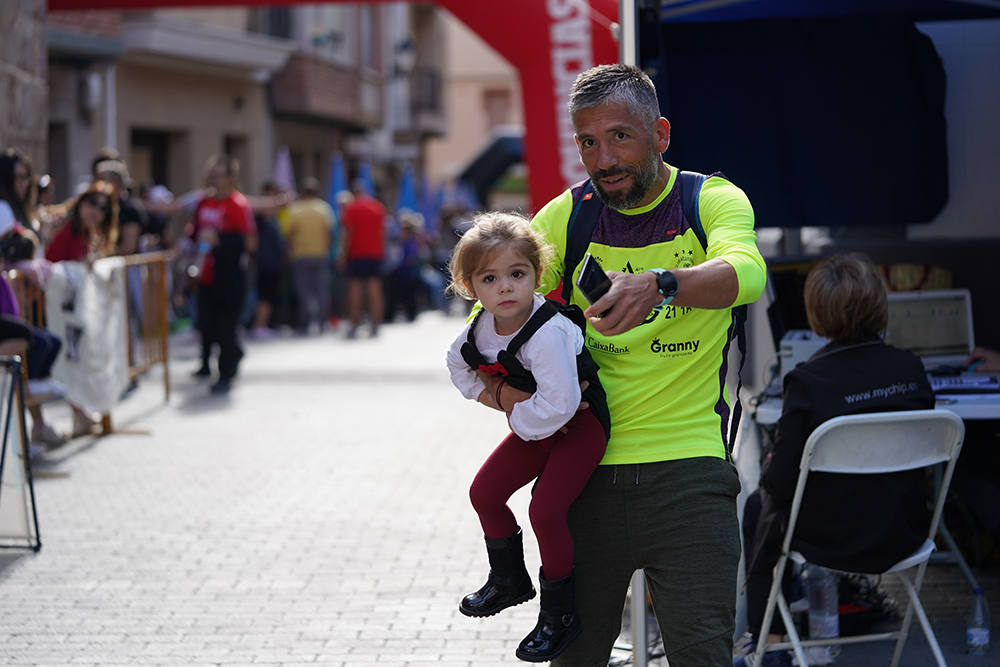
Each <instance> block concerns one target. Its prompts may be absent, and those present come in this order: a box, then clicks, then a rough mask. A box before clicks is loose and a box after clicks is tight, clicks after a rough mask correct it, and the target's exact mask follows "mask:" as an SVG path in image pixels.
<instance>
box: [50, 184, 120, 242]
mask: <svg viewBox="0 0 1000 667" xmlns="http://www.w3.org/2000/svg"><path fill="white" fill-rule="evenodd" d="M113 194H114V191H113V189H112V187H111V185H110V184H109V183H105V182H104V181H95V182H93V183H91V184H90V186H89V187H88V188H87V189H86V190H85V191H84V192H83V194H81V195H80V196H79V197H78V198H77V200H76V203H75V204H73V206H72V207H71V208H70V210H69V215H68V216H67V217H66V220H65V221H64V222H63V223H62V225H61V226H60V227H59V228H58V229H57V230H56V233H55V235H54V236H53V237H52V241H50V242H49V247H48V248H46V249H45V258H46V259H47V260H49V261H50V262H66V261H81V260H82V261H93V260H94V259H98V258H100V257H107V256H108V255H111V254H112V253H113V252H114V247H115V242H116V241H117V240H118V202H117V201H116V200H115V198H114V197H113V196H112V195H113Z"/></svg>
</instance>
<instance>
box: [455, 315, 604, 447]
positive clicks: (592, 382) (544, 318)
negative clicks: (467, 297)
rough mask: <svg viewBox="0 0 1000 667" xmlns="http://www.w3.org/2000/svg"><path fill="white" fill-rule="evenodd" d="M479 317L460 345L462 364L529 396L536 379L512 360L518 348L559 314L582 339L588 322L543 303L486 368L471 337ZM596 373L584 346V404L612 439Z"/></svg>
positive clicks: (580, 361) (579, 366)
mask: <svg viewBox="0 0 1000 667" xmlns="http://www.w3.org/2000/svg"><path fill="white" fill-rule="evenodd" d="M482 313H483V311H481V310H480V311H479V312H478V313H476V317H475V319H474V320H472V325H471V326H469V336H468V340H467V341H466V342H465V343H464V344H463V345H462V358H463V359H465V362H466V363H467V364H469V367H470V368H472V370H476V371H478V370H482V371H484V372H486V373H490V374H492V375H495V374H496V373H499V374H500V375H503V376H504V377H505V379H506V380H507V384H509V385H510V386H512V387H514V388H515V389H520V390H521V391H526V392H528V393H531V394H533V393H535V390H536V389H537V388H538V385H537V383H536V382H535V378H534V376H533V375H532V374H531V371H529V370H528V369H526V368H525V367H524V366H523V365H522V364H521V362H520V361H518V360H517V357H515V356H514V355H515V354H517V351H518V350H520V349H521V346H522V345H524V344H525V343H526V342H527V341H528V339H529V338H531V337H532V336H533V335H535V332H536V331H538V329H539V328H540V327H541V326H542V325H543V324H545V323H546V322H548V321H549V320H550V319H551V318H552V317H553V316H555V315H556V314H560V313H561V314H562V315H565V316H566V317H568V318H569V319H570V321H572V322H573V324H575V325H577V326H578V327H580V330H581V331H583V332H584V335H586V332H587V320H586V318H585V317H584V316H583V311H582V310H580V308H579V307H578V306H564V305H563V304H561V303H558V302H556V301H552V300H551V299H546V300H545V303H543V304H542V305H541V306H540V307H539V308H538V310H536V311H535V312H534V313H533V314H532V315H531V317H529V318H528V321H527V322H525V323H524V326H523V327H521V330H520V331H519V332H518V333H517V335H516V336H514V338H513V340H511V341H510V344H509V345H508V346H507V349H506V350H500V352H499V353H498V354H497V361H496V364H495V365H494V364H487V363H486V359H485V358H484V357H483V355H482V354H481V353H480V352H479V348H478V347H476V339H475V336H474V332H475V330H476V324H477V323H478V322H479V316H480V315H482ZM598 369H599V366H598V365H597V362H596V361H594V360H593V359H592V358H591V356H590V351H589V350H588V349H587V347H586V346H584V347H583V349H582V350H581V351H580V354H578V355H576V372H577V375H578V376H579V379H580V380H581V381H583V380H586V381H587V382H588V386H587V388H586V389H585V390H584V391H583V400H585V401H587V403H589V404H590V411H591V412H593V413H594V416H595V417H597V420H598V421H599V422H601V426H603V427H604V433H605V435H607V436H608V437H611V412H610V411H609V410H608V397H607V395H606V394H605V393H604V387H603V386H602V385H601V381H600V379H598V377H597V371H598Z"/></svg>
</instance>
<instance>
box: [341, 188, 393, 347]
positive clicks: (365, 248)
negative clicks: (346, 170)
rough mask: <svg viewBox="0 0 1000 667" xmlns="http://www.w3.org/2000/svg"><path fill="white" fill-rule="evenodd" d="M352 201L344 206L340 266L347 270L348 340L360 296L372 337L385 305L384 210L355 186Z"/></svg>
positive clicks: (353, 331)
mask: <svg viewBox="0 0 1000 667" xmlns="http://www.w3.org/2000/svg"><path fill="white" fill-rule="evenodd" d="M352 190H354V200H353V201H351V203H349V204H348V205H347V206H345V207H344V216H343V227H344V242H343V246H342V250H341V258H340V264H341V266H342V267H345V268H346V271H347V316H348V318H349V319H350V320H351V328H350V329H349V330H348V332H347V337H348V338H354V337H355V336H356V335H357V332H358V325H359V324H360V323H361V304H362V296H364V295H367V297H368V317H369V318H370V319H371V326H372V332H371V334H372V336H375V335H376V334H377V333H378V327H379V325H380V324H381V323H382V317H383V313H384V312H385V305H384V300H383V296H382V259H383V258H384V256H385V207H384V206H383V205H382V204H381V203H380V202H379V201H378V200H377V199H375V198H374V197H372V196H370V195H368V194H366V193H365V192H364V191H363V190H362V188H361V187H360V184H359V183H355V184H354V186H353V187H352Z"/></svg>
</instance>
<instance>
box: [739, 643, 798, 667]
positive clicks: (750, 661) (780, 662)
mask: <svg viewBox="0 0 1000 667" xmlns="http://www.w3.org/2000/svg"><path fill="white" fill-rule="evenodd" d="M749 650H750V652H749V653H747V654H746V655H741V656H739V657H738V658H733V667H792V656H790V655H789V654H788V651H771V652H769V653H765V654H764V655H763V657H761V659H760V662H758V661H757V658H756V656H754V651H756V650H757V642H754V643H752V644H751V645H750V646H749Z"/></svg>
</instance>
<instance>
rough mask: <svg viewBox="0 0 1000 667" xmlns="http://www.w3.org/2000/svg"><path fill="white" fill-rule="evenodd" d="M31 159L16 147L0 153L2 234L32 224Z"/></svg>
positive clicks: (0, 221)
mask: <svg viewBox="0 0 1000 667" xmlns="http://www.w3.org/2000/svg"><path fill="white" fill-rule="evenodd" d="M31 178H32V176H31V160H29V159H28V157H27V156H26V155H24V154H23V153H21V152H20V151H19V150H17V149H16V148H8V149H7V150H5V151H3V152H2V153H0V235H3V234H6V233H7V232H9V231H10V230H11V229H13V228H14V225H15V224H20V225H23V226H25V227H27V226H29V225H30V221H29V219H28V211H29V210H30V209H31Z"/></svg>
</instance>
